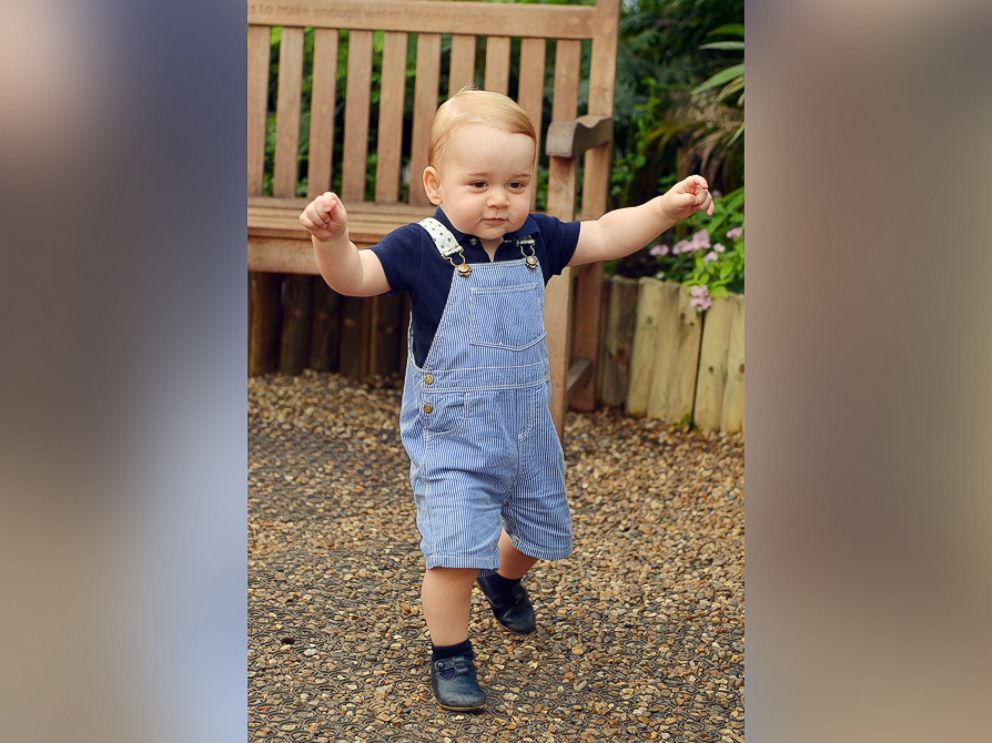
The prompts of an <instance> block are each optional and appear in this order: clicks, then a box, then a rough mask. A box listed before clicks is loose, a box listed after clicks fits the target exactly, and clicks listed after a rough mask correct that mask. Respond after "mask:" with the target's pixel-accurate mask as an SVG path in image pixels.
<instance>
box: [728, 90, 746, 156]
mask: <svg viewBox="0 0 992 743" xmlns="http://www.w3.org/2000/svg"><path fill="white" fill-rule="evenodd" d="M743 97H744V96H741V98H743ZM743 133H744V124H743V123H741V125H740V126H739V127H737V131H736V132H734V136H732V137H731V138H730V139H729V140H728V141H727V146H728V147H729V146H730V145H732V144H733V143H734V142H736V141H737V138H738V137H740V136H741V135H742V134H743Z"/></svg>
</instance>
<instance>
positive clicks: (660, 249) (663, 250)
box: [648, 245, 671, 256]
mask: <svg viewBox="0 0 992 743" xmlns="http://www.w3.org/2000/svg"><path fill="white" fill-rule="evenodd" d="M670 250H671V248H669V247H668V246H667V245H655V246H654V247H653V248H651V250H649V251H648V253H650V254H651V255H653V256H659V255H668V253H669V251H670Z"/></svg>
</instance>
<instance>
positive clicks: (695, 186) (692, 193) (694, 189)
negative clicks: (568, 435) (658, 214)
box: [661, 175, 713, 222]
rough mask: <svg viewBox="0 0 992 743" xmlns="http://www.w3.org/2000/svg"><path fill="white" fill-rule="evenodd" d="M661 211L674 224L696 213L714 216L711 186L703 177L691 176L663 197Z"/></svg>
mask: <svg viewBox="0 0 992 743" xmlns="http://www.w3.org/2000/svg"><path fill="white" fill-rule="evenodd" d="M661 210H662V212H663V213H664V215H665V216H666V217H668V218H669V219H671V220H672V221H673V222H677V221H678V220H680V219H685V218H686V217H688V216H689V215H690V214H694V213H695V212H706V215H707V216H709V217H712V216H713V197H712V196H711V195H710V187H709V184H707V183H706V179H705V178H703V177H702V176H701V175H690V176H689V177H688V178H686V179H685V180H682V181H679V182H678V183H676V184H675V185H674V186H672V187H671V188H670V189H669V190H668V192H667V193H666V194H665V195H664V196H663V197H662V203H661Z"/></svg>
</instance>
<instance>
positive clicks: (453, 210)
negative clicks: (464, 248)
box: [424, 124, 535, 250]
mask: <svg viewBox="0 0 992 743" xmlns="http://www.w3.org/2000/svg"><path fill="white" fill-rule="evenodd" d="M534 154H535V153H534V141H533V140H532V139H531V138H530V137H528V136H527V135H526V134H510V133H508V132H505V131H503V130H501V129H496V128H495V127H492V126H488V125H486V124H466V125H464V126H462V127H460V128H459V129H458V131H457V132H455V134H454V135H453V136H452V138H451V140H450V142H449V143H448V147H447V149H446V151H445V153H444V157H443V158H442V160H441V161H440V162H439V163H438V165H437V167H436V168H434V167H430V166H428V167H427V168H426V169H425V170H424V186H425V188H426V190H427V195H428V196H429V197H430V199H431V201H432V202H433V203H435V204H437V205H438V206H440V207H442V208H443V209H444V213H445V214H446V215H447V217H448V219H450V220H451V223H452V224H453V225H454V226H455V228H456V229H458V230H459V231H460V232H464V233H466V234H469V235H475V236H476V237H478V238H479V239H480V240H482V244H483V246H484V247H486V248H489V249H490V250H493V249H495V248H496V247H498V246H499V244H500V242H501V241H502V239H503V235H505V234H506V233H507V232H513V231H514V230H518V229H520V228H521V227H522V226H523V224H524V221H525V220H526V219H527V214H528V213H529V211H530V202H531V189H532V188H533V183H534Z"/></svg>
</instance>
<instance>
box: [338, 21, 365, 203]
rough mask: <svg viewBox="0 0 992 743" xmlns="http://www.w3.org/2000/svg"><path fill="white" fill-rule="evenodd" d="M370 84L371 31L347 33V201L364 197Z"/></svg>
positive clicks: (344, 188) (344, 170)
mask: <svg viewBox="0 0 992 743" xmlns="http://www.w3.org/2000/svg"><path fill="white" fill-rule="evenodd" d="M371 84H372V32H371V31H352V32H351V33H349V34H348V92H347V98H346V106H347V107H346V108H345V119H344V152H343V153H342V156H343V160H344V167H343V168H342V170H341V195H342V197H343V198H344V200H345V201H346V202H348V201H364V200H365V167H366V157H367V155H368V149H369V147H368V134H369V89H370V86H371Z"/></svg>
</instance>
